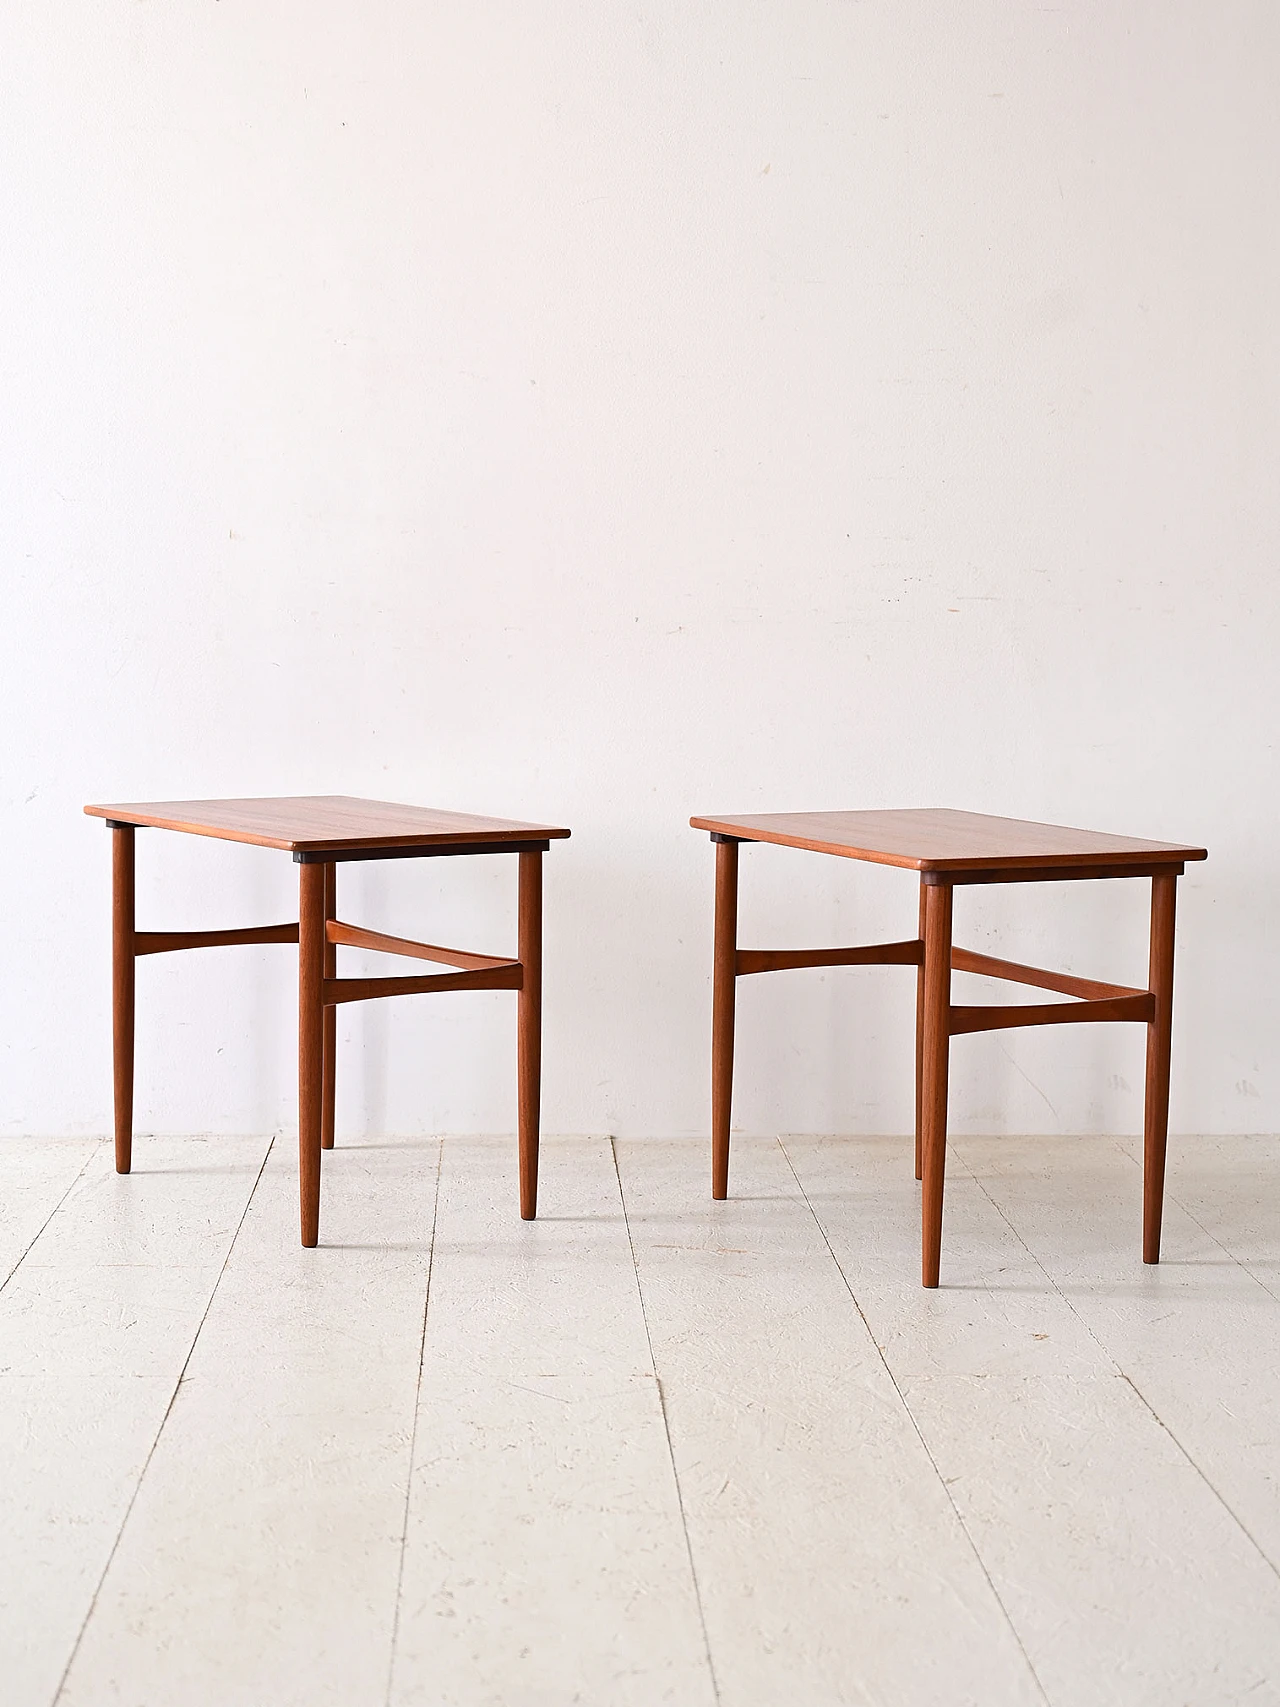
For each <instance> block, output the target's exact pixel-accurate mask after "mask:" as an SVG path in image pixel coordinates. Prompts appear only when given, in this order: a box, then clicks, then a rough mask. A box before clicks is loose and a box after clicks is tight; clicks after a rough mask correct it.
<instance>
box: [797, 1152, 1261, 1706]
mask: <svg viewBox="0 0 1280 1707" xmlns="http://www.w3.org/2000/svg"><path fill="white" fill-rule="evenodd" d="M1073 1145H1075V1146H1077V1147H1076V1148H1074V1149H1073ZM1078 1146H1079V1141H1071V1142H1070V1143H1069V1142H1068V1141H1062V1142H1060V1143H1059V1142H1057V1141H1054V1140H1044V1139H1036V1140H1034V1141H1016V1140H998V1141H996V1140H992V1141H990V1142H986V1141H982V1142H974V1141H971V1140H964V1141H962V1142H961V1143H959V1144H958V1145H953V1146H952V1157H951V1172H952V1179H951V1181H950V1182H949V1185H948V1194H947V1200H948V1223H947V1226H946V1229H945V1237H944V1247H943V1285H942V1287H941V1288H940V1289H939V1291H937V1292H935V1293H927V1292H925V1291H924V1290H923V1289H922V1288H921V1287H920V1286H919V1284H918V1277H917V1272H916V1265H917V1261H918V1243H917V1241H918V1232H917V1230H916V1227H915V1226H914V1225H913V1223H914V1220H915V1217H914V1215H911V1214H909V1213H908V1206H909V1205H910V1206H912V1207H916V1206H918V1195H917V1193H918V1187H916V1186H915V1185H914V1183H913V1182H912V1181H911V1178H910V1168H909V1166H907V1167H905V1168H904V1166H903V1163H902V1161H901V1160H900V1159H899V1157H898V1156H897V1155H896V1154H894V1153H893V1152H892V1151H891V1148H890V1147H889V1146H887V1145H886V1144H885V1143H884V1142H882V1141H876V1140H832V1139H816V1140H814V1139H810V1140H791V1139H789V1140H787V1149H788V1153H789V1154H790V1156H791V1158H792V1160H793V1163H794V1165H795V1167H796V1170H797V1174H798V1176H799V1178H800V1179H801V1181H802V1182H803V1184H804V1187H805V1190H806V1192H807V1193H808V1194H809V1197H810V1201H811V1202H812V1203H813V1205H814V1208H815V1212H816V1213H817V1214H818V1216H819V1218H820V1219H821V1221H822V1223H823V1225H824V1227H825V1229H826V1231H827V1234H828V1237H829V1238H830V1240H831V1244H832V1248H833V1250H834V1251H835V1253H836V1255H837V1257H838V1258H839V1260H840V1263H841V1265H842V1267H843V1269H844V1272H845V1274H846V1277H847V1279H848V1281H849V1284H850V1286H851V1288H852V1289H853V1291H854V1292H855V1294H856V1295H857V1296H858V1298H859V1301H860V1303H861V1304H862V1307H863V1309H864V1310H865V1312H866V1315H867V1318H868V1321H869V1322H870V1324H871V1326H872V1329H873V1331H874V1332H875V1335H876V1339H877V1341H878V1343H880V1344H881V1345H882V1347H883V1348H884V1351H885V1356H886V1358H887V1360H888V1362H889V1365H890V1367H891V1369H892V1370H893V1372H894V1376H895V1379H896V1380H897V1382H898V1384H899V1386H900V1387H901V1389H902V1391H903V1393H904V1394H905V1396H906V1398H907V1401H908V1403H909V1404H910V1406H911V1409H912V1413H913V1415H914V1416H915V1418H916V1421H917V1423H918V1424H919V1427H920V1430H921V1433H922V1434H923V1436H924V1438H925V1440H926V1441H927V1442H928V1446H929V1450H930V1453H931V1454H932V1456H933V1458H934V1460H935V1462H936V1463H937V1465H938V1467H939V1469H940V1471H941V1473H942V1474H943V1476H944V1477H945V1478H946V1480H947V1483H948V1486H949V1488H950V1491H951V1494H952V1497H953V1498H954V1500H955V1502H956V1505H957V1507H958V1509H959V1510H960V1512H961V1514H962V1515H963V1518H964V1522H965V1525H966V1528H967V1529H968V1530H969V1532H970V1534H971V1535H972V1536H973V1538H974V1540H975V1542H976V1544H977V1546H978V1549H979V1552H980V1553H981V1555H982V1558H983V1560H984V1562H985V1564H986V1566H987V1568H988V1569H989V1571H990V1573H991V1577H992V1580H993V1581H994V1583H995V1584H996V1587H997V1589H998V1591H999V1593H1000V1596H1001V1599H1002V1601H1003V1602H1004V1604H1005V1605H1006V1607H1007V1608H1008V1609H1009V1613H1010V1616H1011V1617H1012V1619H1013V1622H1014V1624H1015V1626H1016V1627H1017V1630H1018V1632H1019V1635H1020V1637H1021V1639H1022V1641H1023V1644H1024V1646H1025V1647H1026V1650H1027V1652H1028V1653H1029V1655H1030V1657H1031V1660H1032V1663H1033V1664H1034V1665H1035V1668H1036V1672H1037V1675H1038V1676H1039V1677H1040V1679H1041V1681H1042V1683H1043V1685H1044V1687H1045V1690H1046V1692H1047V1694H1048V1696H1049V1699H1050V1701H1051V1702H1052V1703H1053V1707H1112V1704H1114V1707H1131V1704H1132V1703H1135V1702H1143V1703H1145V1702H1152V1703H1156V1702H1166V1701H1179V1702H1181V1701H1188V1702H1194V1703H1196V1707H1227V1704H1228V1703H1233V1702H1238V1701H1241V1700H1244V1699H1249V1700H1259V1701H1261V1700H1266V1699H1271V1698H1272V1697H1269V1696H1268V1695H1267V1693H1266V1691H1267V1689H1268V1688H1272V1687H1274V1680H1275V1678H1276V1677H1277V1676H1280V1582H1277V1580H1276V1578H1275V1576H1274V1574H1273V1573H1272V1571H1271V1570H1270V1568H1269V1566H1268V1565H1267V1564H1266V1562H1265V1560H1263V1559H1262V1557H1261V1556H1260V1555H1259V1553H1258V1551H1257V1549H1256V1548H1255V1547H1254V1546H1253V1544H1252V1543H1251V1542H1250V1540H1249V1539H1248V1537H1247V1536H1246V1535H1245V1533H1244V1532H1243V1531H1242V1530H1241V1528H1240V1527H1239V1525H1238V1524H1237V1523H1236V1522H1235V1521H1234V1520H1233V1519H1232V1517H1231V1515H1230V1514H1229V1513H1228V1512H1227V1510H1226V1509H1225V1508H1224V1506H1223V1505H1222V1503H1221V1501H1220V1500H1218V1499H1217V1498H1216V1497H1215V1495H1214V1494H1213V1492H1212V1490H1211V1489H1210V1488H1209V1487H1208V1486H1207V1485H1206V1483H1205V1482H1204V1480H1203V1478H1202V1477H1201V1476H1200V1475H1199V1474H1198V1472H1197V1471H1196V1469H1195V1468H1194V1466H1193V1465H1192V1464H1191V1463H1189V1462H1188V1460H1187V1457H1186V1455H1185V1454H1184V1453H1183V1451H1182V1450H1181V1449H1180V1447H1179V1445H1178V1443H1177V1442H1176V1441H1175V1440H1174V1439H1173V1438H1172V1437H1171V1436H1170V1434H1169V1433H1168V1432H1167V1430H1166V1429H1165V1428H1164V1427H1162V1426H1161V1423H1160V1421H1158V1420H1157V1418H1156V1417H1155V1416H1153V1415H1152V1412H1151V1410H1150V1409H1149V1408H1148V1406H1147V1405H1146V1404H1145V1403H1144V1402H1143V1399H1142V1398H1141V1397H1140V1396H1139V1393H1138V1392H1137V1391H1135V1388H1134V1386H1132V1385H1131V1384H1130V1382H1129V1381H1128V1380H1127V1379H1126V1378H1125V1375H1126V1371H1125V1369H1124V1367H1123V1364H1122V1363H1119V1362H1117V1360H1116V1357H1115V1352H1116V1351H1117V1350H1118V1349H1120V1346H1119V1338H1118V1335H1117V1334H1116V1333H1115V1332H1114V1331H1104V1332H1102V1333H1099V1332H1098V1328H1099V1325H1105V1323H1106V1321H1107V1319H1108V1318H1114V1317H1116V1316H1117V1312H1118V1319H1119V1320H1122V1321H1125V1322H1127V1323H1129V1324H1130V1325H1132V1326H1134V1327H1135V1329H1136V1325H1137V1323H1138V1321H1139V1320H1141V1321H1143V1322H1145V1324H1146V1326H1147V1328H1148V1329H1153V1330H1156V1331H1157V1332H1158V1318H1159V1317H1160V1315H1161V1313H1162V1311H1163V1310H1167V1309H1168V1306H1169V1304H1170V1302H1171V1301H1172V1293H1171V1292H1170V1291H1169V1288H1168V1287H1167V1286H1165V1287H1164V1288H1163V1292H1164V1298H1163V1302H1162V1303H1161V1302H1160V1301H1159V1300H1158V1298H1157V1293H1159V1292H1160V1291H1161V1290H1162V1287H1161V1281H1160V1280H1159V1278H1155V1279H1152V1278H1151V1276H1152V1274H1153V1272H1154V1271H1146V1272H1145V1273H1144V1271H1143V1266H1142V1264H1141V1261H1140V1246H1139V1243H1138V1233H1139V1227H1140V1203H1139V1196H1140V1193H1139V1184H1140V1182H1139V1180H1138V1179H1137V1177H1136V1170H1135V1169H1134V1168H1133V1166H1132V1163H1131V1162H1129V1161H1128V1160H1126V1159H1124V1158H1123V1157H1121V1156H1120V1154H1119V1152H1118V1151H1117V1150H1116V1148H1115V1147H1114V1146H1107V1145H1106V1144H1105V1143H1099V1142H1097V1141H1091V1142H1089V1143H1087V1144H1085V1145H1084V1146H1083V1147H1078ZM1073 1156H1074V1158H1075V1159H1074V1162H1073V1160H1072V1158H1073ZM966 1160H968V1161H970V1162H972V1163H973V1165H974V1168H975V1170H976V1177H975V1175H974V1174H971V1173H970V1172H969V1170H968V1168H967V1167H966V1165H965V1164H966ZM1055 1161H1056V1162H1057V1163H1058V1164H1059V1165H1058V1166H1056V1167H1055V1166H1054V1165H1053V1164H1054V1163H1055ZM1032 1206H1034V1210H1033V1207H1032ZM1122 1222H1123V1225H1121V1223H1122ZM886 1229H888V1230H889V1232H888V1233H886ZM1185 1236H1186V1228H1179V1227H1176V1226H1175V1227H1174V1228H1173V1229H1172V1241H1171V1242H1172V1245H1173V1247H1174V1248H1175V1249H1181V1248H1183V1245H1184V1241H1185ZM894 1242H896V1243H897V1244H898V1245H899V1250H898V1252H897V1255H896V1261H897V1264H898V1267H899V1279H898V1281H897V1283H896V1284H895V1283H894V1282H893V1281H892V1280H891V1279H890V1277H889V1273H888V1266H889V1264H890V1263H891V1262H892V1261H894V1260H895V1259H894V1255H893V1252H892V1251H891V1249H890V1248H889V1247H890V1246H891V1245H892V1244H893V1243H894ZM1046 1271H1047V1272H1046ZM1238 1272H1239V1271H1237V1273H1238ZM1199 1274H1200V1279H1199V1282H1198V1286H1197V1289H1196V1291H1197V1296H1196V1298H1195V1299H1194V1300H1191V1301H1190V1308H1189V1310H1188V1311H1186V1312H1184V1315H1185V1316H1186V1317H1187V1319H1192V1318H1194V1317H1195V1316H1196V1314H1197V1313H1198V1310H1199V1308H1200V1305H1201V1304H1202V1303H1203V1305H1204V1308H1205V1309H1206V1311H1211V1309H1212V1302H1211V1293H1212V1291H1213V1287H1212V1285H1211V1284H1206V1275H1205V1273H1204V1271H1203V1270H1201V1271H1199ZM1240 1279H1241V1281H1242V1282H1243V1283H1245V1284H1248V1285H1252V1284H1253V1283H1252V1282H1249V1281H1248V1280H1247V1277H1244V1276H1241V1277H1240ZM1255 1290H1256V1291H1258V1293H1259V1295H1260V1296H1265V1295H1263V1294H1262V1293H1261V1289H1260V1288H1256V1287H1255ZM1232 1292H1233V1297H1234V1298H1235V1299H1236V1300H1238V1298H1239V1295H1240V1283H1235V1284H1234V1285H1233V1287H1232ZM1144 1297H1145V1298H1146V1300H1147V1303H1146V1307H1145V1308H1139V1309H1138V1310H1137V1312H1136V1314H1135V1312H1134V1305H1135V1301H1137V1300H1141V1299H1142V1298H1144ZM1175 1334H1176V1330H1175ZM1141 1337H1142V1334H1141V1332H1135V1334H1134V1343H1135V1344H1137V1343H1138V1342H1139V1341H1140V1340H1141ZM993 1347H999V1348H1002V1350H1001V1353H1000V1354H999V1355H993ZM1203 1349H1204V1348H1203V1347H1202V1348H1201V1350H1202V1351H1203ZM1203 1367H1205V1366H1202V1373H1201V1375H1200V1377H1199V1379H1198V1381H1196V1380H1195V1377H1194V1373H1193V1369H1192V1366H1191V1365H1190V1364H1189V1363H1188V1364H1184V1365H1183V1366H1182V1367H1181V1369H1180V1370H1178V1371H1177V1372H1176V1375H1177V1381H1176V1382H1175V1383H1174V1384H1175V1385H1176V1384H1177V1383H1179V1382H1180V1383H1181V1385H1182V1386H1183V1387H1184V1388H1185V1387H1188V1386H1189V1385H1191V1384H1193V1382H1194V1383H1195V1384H1196V1385H1198V1386H1199V1387H1200V1388H1201V1390H1202V1391H1204V1392H1207V1391H1208V1390H1209V1388H1210V1387H1211V1386H1212V1383H1206V1382H1205V1381H1204V1379H1203ZM1170 1373H1171V1375H1172V1374H1173V1373H1174V1372H1173V1371H1172V1370H1171V1371H1170ZM1251 1691H1253V1692H1255V1693H1252V1694H1251V1693H1250V1692H1251Z"/></svg>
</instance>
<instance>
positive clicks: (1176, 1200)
mask: <svg viewBox="0 0 1280 1707" xmlns="http://www.w3.org/2000/svg"><path fill="white" fill-rule="evenodd" d="M1117 1147H1118V1149H1119V1151H1120V1154H1121V1155H1122V1156H1124V1157H1125V1159H1126V1160H1127V1161H1130V1162H1132V1163H1133V1165H1134V1167H1136V1168H1141V1166H1142V1158H1141V1157H1140V1156H1135V1155H1134V1153H1133V1151H1132V1150H1130V1149H1129V1148H1128V1147H1127V1146H1126V1144H1125V1143H1124V1141H1123V1139H1122V1140H1120V1142H1119V1144H1118V1146H1117ZM1164 1195H1165V1202H1166V1203H1172V1204H1173V1205H1174V1206H1175V1207H1176V1208H1178V1209H1180V1210H1181V1211H1182V1213H1183V1214H1184V1215H1185V1216H1186V1217H1187V1219H1188V1221H1193V1222H1194V1223H1195V1225H1196V1226H1197V1227H1199V1229H1200V1231H1201V1232H1202V1233H1203V1234H1204V1236H1205V1238H1206V1239H1208V1240H1210V1241H1211V1242H1212V1243H1213V1244H1215V1245H1217V1247H1218V1249H1219V1250H1220V1251H1221V1252H1222V1254H1223V1255H1224V1256H1225V1257H1229V1258H1230V1260H1231V1261H1232V1262H1233V1263H1234V1264H1235V1265H1236V1267H1237V1268H1239V1269H1242V1270H1243V1271H1244V1273H1245V1274H1247V1275H1248V1276H1249V1279H1250V1280H1252V1281H1255V1282H1256V1283H1257V1285H1259V1286H1260V1287H1261V1288H1262V1290H1263V1291H1264V1292H1265V1293H1266V1295H1267V1297H1268V1298H1274V1299H1275V1301H1276V1303H1277V1304H1280V1294H1277V1293H1276V1292H1274V1291H1272V1289H1271V1287H1269V1286H1268V1285H1267V1283H1266V1281H1265V1280H1264V1279H1263V1278H1262V1276H1261V1275H1260V1274H1255V1273H1254V1271H1253V1269H1252V1268H1250V1266H1249V1264H1248V1263H1247V1262H1246V1261H1245V1260H1244V1258H1243V1257H1238V1256H1237V1255H1236V1253H1235V1252H1234V1251H1233V1250H1232V1249H1231V1247H1230V1245H1225V1244H1223V1242H1222V1240H1221V1239H1220V1238H1219V1237H1218V1235H1217V1234H1216V1233H1214V1232H1212V1231H1211V1230H1210V1229H1209V1228H1208V1227H1206V1226H1205V1224H1204V1222H1203V1221H1202V1220H1201V1219H1200V1217H1199V1216H1198V1215H1197V1214H1196V1212H1195V1211H1194V1210H1193V1209H1188V1208H1187V1205H1186V1204H1185V1203H1184V1202H1183V1200H1182V1199H1181V1198H1180V1197H1179V1196H1177V1194H1176V1192H1173V1191H1170V1190H1169V1187H1168V1186H1167V1185H1166V1186H1165V1193H1164Z"/></svg>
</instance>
